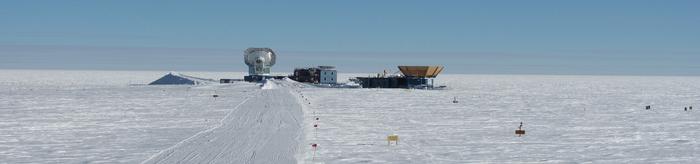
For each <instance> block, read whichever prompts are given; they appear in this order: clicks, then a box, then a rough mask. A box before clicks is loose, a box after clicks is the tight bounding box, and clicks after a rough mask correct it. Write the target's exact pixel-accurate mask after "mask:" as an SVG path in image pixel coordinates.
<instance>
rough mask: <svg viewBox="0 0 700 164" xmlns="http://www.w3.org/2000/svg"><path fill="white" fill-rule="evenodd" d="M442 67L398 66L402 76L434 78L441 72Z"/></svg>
mask: <svg viewBox="0 0 700 164" xmlns="http://www.w3.org/2000/svg"><path fill="white" fill-rule="evenodd" d="M443 68H444V67H443V66H399V70H401V73H403V75H404V76H413V77H427V78H434V77H436V76H437V75H438V74H440V72H442V69H443Z"/></svg>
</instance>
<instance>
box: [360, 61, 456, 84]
mask: <svg viewBox="0 0 700 164" xmlns="http://www.w3.org/2000/svg"><path fill="white" fill-rule="evenodd" d="M443 68H444V67H443V66H399V70H401V73H402V74H403V76H401V75H393V76H387V75H386V73H384V74H383V75H382V74H379V75H377V77H356V78H355V79H351V81H354V82H356V83H358V84H360V86H362V88H415V89H440V88H444V87H445V86H439V87H435V81H434V78H435V77H437V75H438V74H440V73H441V72H442V70H443Z"/></svg>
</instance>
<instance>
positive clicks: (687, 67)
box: [0, 0, 700, 75]
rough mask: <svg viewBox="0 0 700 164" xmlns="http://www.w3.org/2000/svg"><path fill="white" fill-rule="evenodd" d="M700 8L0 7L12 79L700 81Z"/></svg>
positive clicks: (593, 0)
mask: <svg viewBox="0 0 700 164" xmlns="http://www.w3.org/2000/svg"><path fill="white" fill-rule="evenodd" d="M698 6H700V1H693V0H688V1H682V0H670V1H658V0H616V1H609V0H588V1H558V0H551V1H538V0H534V1H499V0H495V1H406V0H404V1H254V2H248V1H173V0H170V1H131V0H119V1H106V0H105V1H88V0H76V1H34V0H22V1H13V0H4V1H0V36H1V37H0V69H107V70H175V71H190V70H197V71H245V70H246V68H245V65H244V64H243V62H242V61H241V59H242V51H243V50H244V49H246V48H248V47H270V48H273V49H275V50H276V51H277V52H278V55H279V58H280V59H279V61H278V65H276V66H275V67H273V71H276V72H291V69H293V68H294V67H298V66H313V65H336V66H338V68H339V69H340V71H341V72H380V71H382V70H384V69H394V70H395V69H396V68H395V66H396V65H434V64H440V65H445V66H446V72H447V73H467V74H602V75H700V46H699V45H700V10H698V9H697V8H698Z"/></svg>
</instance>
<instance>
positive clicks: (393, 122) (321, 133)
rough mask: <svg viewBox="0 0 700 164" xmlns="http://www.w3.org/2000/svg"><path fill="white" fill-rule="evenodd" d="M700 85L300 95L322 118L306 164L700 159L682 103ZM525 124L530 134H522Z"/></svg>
mask: <svg viewBox="0 0 700 164" xmlns="http://www.w3.org/2000/svg"><path fill="white" fill-rule="evenodd" d="M699 80H700V78H697V77H614V76H518V75H446V76H441V78H440V80H439V81H440V82H442V83H443V84H445V85H447V86H449V87H451V89H449V90H436V91H430V90H404V89H336V90H334V89H304V90H303V91H302V92H303V93H304V94H305V95H308V97H310V99H311V101H312V102H311V104H312V105H311V106H310V109H308V110H309V111H311V112H315V113H316V116H315V117H318V118H319V121H307V122H312V123H313V124H318V126H319V128H318V129H317V130H315V131H312V133H307V142H308V143H316V144H318V147H319V148H318V150H317V152H316V157H315V158H316V159H315V160H312V159H311V158H310V156H311V155H307V158H306V159H305V160H306V161H314V162H325V163H385V162H390V163H472V162H474V163H482V162H491V163H559V162H574V163H580V162H593V163H698V162H700V143H698V137H697V136H700V131H698V129H700V118H699V117H700V113H699V112H700V111H689V112H685V111H684V107H686V106H692V105H696V106H697V105H698V104H700V93H699V92H698V91H700V83H698V81H699ZM455 96H456V97H458V100H459V101H460V102H459V103H457V104H454V103H452V102H451V101H452V100H453V97H455ZM645 105H652V107H653V110H644V106H645ZM307 120H309V119H307ZM520 122H523V123H524V130H526V135H525V136H523V137H516V136H515V134H514V131H515V130H516V129H517V127H518V125H519V123H520ZM389 134H397V135H399V137H400V141H399V144H398V146H388V145H387V141H386V137H387V135H389ZM307 154H308V153H307Z"/></svg>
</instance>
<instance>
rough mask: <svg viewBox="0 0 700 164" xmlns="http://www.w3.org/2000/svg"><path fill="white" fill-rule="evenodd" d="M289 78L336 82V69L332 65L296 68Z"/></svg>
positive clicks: (304, 81)
mask: <svg viewBox="0 0 700 164" xmlns="http://www.w3.org/2000/svg"><path fill="white" fill-rule="evenodd" d="M289 78H290V79H292V80H294V81H298V82H303V83H314V84H337V83H338V71H337V70H336V69H335V67H334V66H318V67H310V68H296V69H294V74H293V75H291V76H289Z"/></svg>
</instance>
